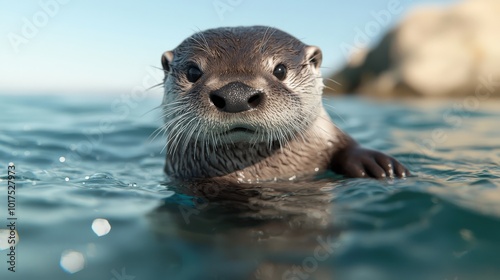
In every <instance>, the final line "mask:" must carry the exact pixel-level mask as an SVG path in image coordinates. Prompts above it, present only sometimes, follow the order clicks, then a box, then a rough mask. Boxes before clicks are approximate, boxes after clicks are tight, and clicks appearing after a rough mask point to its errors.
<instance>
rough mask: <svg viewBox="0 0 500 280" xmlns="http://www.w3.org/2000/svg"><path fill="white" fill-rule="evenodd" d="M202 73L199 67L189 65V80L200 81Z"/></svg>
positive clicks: (192, 81) (187, 74)
mask: <svg viewBox="0 0 500 280" xmlns="http://www.w3.org/2000/svg"><path fill="white" fill-rule="evenodd" d="M202 74H203V73H201V70H200V69H198V67H196V66H191V67H189V69H188V71H187V73H186V77H187V79H188V81H189V82H191V83H194V82H196V81H198V79H199V78H200V77H201V75H202Z"/></svg>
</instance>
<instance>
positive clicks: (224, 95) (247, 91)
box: [209, 82, 264, 113]
mask: <svg viewBox="0 0 500 280" xmlns="http://www.w3.org/2000/svg"><path fill="white" fill-rule="evenodd" d="M209 97H210V101H211V102H212V103H213V104H214V105H215V107H217V108H218V109H219V110H221V111H223V112H227V113H239V112H244V111H248V110H250V109H253V108H255V107H257V106H259V104H260V103H261V102H262V100H263V99H264V93H263V92H262V91H260V90H257V89H254V88H252V87H249V86H247V85H245V84H244V83H241V82H231V83H229V84H227V85H225V86H223V87H221V88H219V89H218V90H215V91H212V92H211V93H210V95H209Z"/></svg>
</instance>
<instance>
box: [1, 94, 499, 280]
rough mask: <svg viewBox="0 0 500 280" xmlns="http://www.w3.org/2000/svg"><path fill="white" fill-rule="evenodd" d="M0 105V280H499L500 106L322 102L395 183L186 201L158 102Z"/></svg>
mask: <svg viewBox="0 0 500 280" xmlns="http://www.w3.org/2000/svg"><path fill="white" fill-rule="evenodd" d="M0 100H1V102H0V112H2V113H1V114H0V124H1V128H0V131H1V133H0V166H1V169H2V170H1V173H0V174H1V175H0V176H1V177H0V178H2V182H0V183H1V187H0V191H1V194H0V221H1V226H0V228H5V226H4V225H6V224H7V205H6V201H7V197H6V196H7V187H6V186H7V182H6V179H7V166H8V164H9V162H12V163H14V164H15V167H16V176H17V179H16V184H17V185H16V186H17V189H16V190H17V193H16V209H15V211H16V212H15V215H16V217H17V221H16V226H17V231H18V233H19V244H18V246H17V247H16V264H15V265H16V267H15V269H16V272H15V273H13V272H10V271H8V270H7V269H8V267H9V264H8V263H7V262H6V261H7V253H8V252H9V250H2V251H0V254H1V257H0V278H1V279H23V280H28V279H52V280H54V279H116V280H121V279H129V280H132V279H137V280H142V279H347V280H350V279H352V280H364V279H370V280H376V279H381V280H387V279H439V280H444V279H457V280H458V279H459V280H464V279H474V280H477V279H499V278H500V276H499V275H500V253H499V252H500V203H499V202H500V183H499V182H500V180H499V177H500V167H499V163H500V149H499V148H500V131H499V130H498V123H499V121H500V112H499V110H498V108H500V102H499V101H495V100H487V101H481V100H479V101H478V102H476V103H471V102H470V99H468V100H461V99H456V100H444V101H436V100H432V101H429V100H428V101H419V102H417V101H415V100H407V101H400V102H386V103H382V102H378V103H377V102H374V101H363V100H357V99H340V98H337V99H326V100H325V102H326V103H327V104H328V110H329V111H330V112H331V114H332V116H333V118H334V119H335V121H336V123H337V124H338V125H339V126H340V127H342V128H343V129H344V130H346V131H347V132H348V133H350V134H351V135H352V136H354V138H356V139H357V140H358V141H360V142H361V143H362V144H363V145H365V146H368V147H371V148H375V149H379V150H383V151H385V152H388V153H390V154H392V155H394V156H395V157H397V158H398V159H399V160H401V161H402V162H403V163H405V164H406V165H408V166H409V167H410V169H411V170H412V171H413V173H414V175H415V177H412V178H408V179H406V180H394V181H376V180H369V179H342V178H339V177H336V176H333V175H332V174H326V175H325V176H324V177H325V178H323V179H319V180H318V181H315V182H294V183H280V184H275V185H263V186H258V187H247V188H241V187H240V188H238V187H234V186H233V187H231V188H224V186H197V188H193V187H192V186H191V188H189V186H183V185H176V184H174V183H172V182H170V181H168V179H167V178H166V177H165V176H164V174H163V172H162V168H163V162H164V154H163V153H162V152H161V150H162V145H163V139H161V136H160V137H158V138H156V139H154V140H151V139H150V138H148V137H149V136H150V135H151V134H152V133H153V131H154V130H155V129H156V128H157V127H158V126H159V125H160V121H159V120H158V116H159V111H157V110H156V111H152V112H150V113H147V112H148V111H149V110H150V109H152V108H154V107H155V106H157V105H159V103H160V96H155V97H152V98H148V99H146V100H143V101H139V102H137V101H133V102H130V103H123V102H122V101H120V99H117V97H107V98H103V97H96V96H76V97H71V98H69V97H40V96H5V95H4V96H1V97H0ZM476 101H477V100H476ZM124 104H126V105H124ZM476 105H477V106H476ZM186 187H187V188H186ZM215 194H216V195H215ZM195 197H196V198H195ZM95 219H105V221H103V220H99V221H101V224H100V226H98V225H96V226H95V227H94V229H93V228H92V223H93V221H94V220H95ZM106 221H107V222H108V223H109V225H110V226H111V228H110V230H109V229H107V228H106ZM107 230H109V232H107ZM96 232H97V233H99V234H100V235H101V236H98V235H97V234H96ZM105 233H107V234H105ZM103 234H104V235H103ZM4 236H5V234H4ZM2 242H3V243H2ZM2 244H3V245H5V241H1V237H0V245H2ZM63 256H64V257H63ZM134 277H135V278H134Z"/></svg>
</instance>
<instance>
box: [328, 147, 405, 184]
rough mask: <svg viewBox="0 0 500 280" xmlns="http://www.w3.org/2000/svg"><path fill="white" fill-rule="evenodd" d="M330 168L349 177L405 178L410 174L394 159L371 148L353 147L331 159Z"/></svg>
mask: <svg viewBox="0 0 500 280" xmlns="http://www.w3.org/2000/svg"><path fill="white" fill-rule="evenodd" d="M331 166H332V170H333V171H334V172H336V173H339V174H342V175H345V176H347V177H351V178H368V177H371V178H377V179H383V178H405V177H406V176H410V175H411V174H410V171H408V169H406V168H405V167H404V166H403V165H402V164H401V163H399V161H397V160H396V159H394V158H392V157H390V156H388V155H386V154H384V153H381V152H378V151H373V150H368V149H364V148H353V149H349V150H348V151H343V152H342V153H339V154H337V155H336V156H334V158H333V159H332V165H331Z"/></svg>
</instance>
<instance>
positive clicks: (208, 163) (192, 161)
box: [160, 26, 410, 183]
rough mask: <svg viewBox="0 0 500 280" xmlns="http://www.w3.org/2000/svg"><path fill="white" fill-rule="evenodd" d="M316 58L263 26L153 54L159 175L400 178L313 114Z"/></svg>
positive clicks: (318, 96) (322, 114) (210, 35)
mask: <svg viewBox="0 0 500 280" xmlns="http://www.w3.org/2000/svg"><path fill="white" fill-rule="evenodd" d="M321 62H322V52H321V50H320V48H318V47H316V46H311V45H306V44H304V43H302V42H301V41H300V40H298V39H296V38H295V37H293V36H292V35H289V34H288V33H286V32H284V31H281V30H278V29H276V28H271V27H265V26H250V27H222V28H215V29H209V30H205V31H200V32H198V33H195V34H194V35H192V36H190V37H188V38H187V39H185V40H184V41H183V42H182V43H181V44H180V45H179V46H177V47H176V48H175V49H174V50H172V51H167V52H165V53H164V54H163V55H162V58H161V63H162V66H163V70H164V72H165V77H164V81H163V85H164V88H165V92H164V97H163V102H162V110H163V115H162V117H163V119H164V122H165V123H164V125H163V126H162V127H161V128H160V131H162V132H163V133H164V134H165V135H166V137H167V139H166V140H167V141H166V146H165V147H166V163H165V172H166V174H167V175H168V176H169V177H171V178H173V179H179V180H188V181H190V180H203V179H210V180H217V179H224V180H229V181H232V182H239V183H256V182H263V181H276V180H283V179H284V180H293V179H299V178H306V177H309V176H314V175H317V174H319V173H321V172H325V171H327V170H332V171H333V172H335V173H337V174H341V175H344V176H347V177H373V178H394V177H398V178H401V177H405V176H408V175H409V174H410V173H409V171H408V170H407V169H406V168H405V167H404V166H403V165H402V164H401V163H399V162H398V161H397V160H396V159H394V158H392V157H390V156H388V155H386V154H384V153H381V152H378V151H374V150H369V149H366V148H363V147H361V146H360V145H359V144H358V143H357V142H356V141H355V140H354V139H353V138H351V137H350V136H349V135H347V134H346V133H344V132H343V131H342V130H340V129H339V128H338V127H337V126H335V125H334V123H333V122H332V121H331V119H330V117H329V115H328V114H327V112H326V110H325V109H324V107H323V105H322V92H323V81H322V78H321V71H320V66H321Z"/></svg>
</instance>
